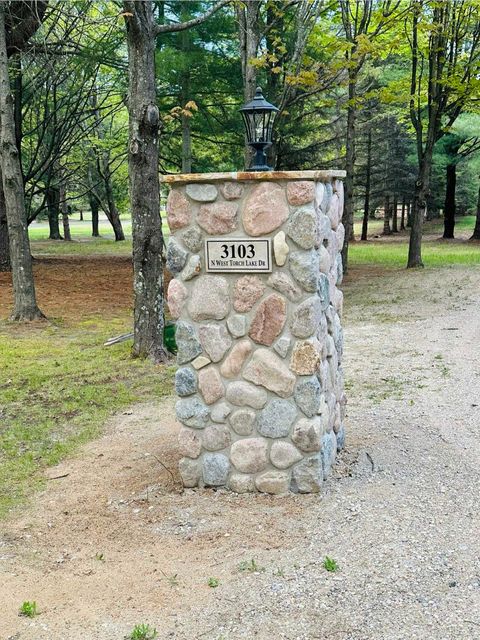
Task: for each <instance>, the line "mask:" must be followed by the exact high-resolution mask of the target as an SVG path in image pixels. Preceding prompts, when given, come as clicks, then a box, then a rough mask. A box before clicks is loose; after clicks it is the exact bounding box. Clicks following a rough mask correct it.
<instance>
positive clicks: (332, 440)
mask: <svg viewBox="0 0 480 640" xmlns="http://www.w3.org/2000/svg"><path fill="white" fill-rule="evenodd" d="M320 455H321V457H322V467H323V477H324V479H326V478H327V477H328V476H329V475H330V472H331V470H332V465H333V463H334V462H335V457H336V455H337V438H336V437H335V433H334V432H333V431H330V432H329V433H325V434H324V435H323V438H322V449H321V451H320Z"/></svg>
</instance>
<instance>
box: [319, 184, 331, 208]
mask: <svg viewBox="0 0 480 640" xmlns="http://www.w3.org/2000/svg"><path fill="white" fill-rule="evenodd" d="M332 196H333V187H332V183H331V182H324V192H323V199H322V204H321V205H320V207H321V209H322V211H323V213H327V211H328V209H329V207H330V201H331V199H332Z"/></svg>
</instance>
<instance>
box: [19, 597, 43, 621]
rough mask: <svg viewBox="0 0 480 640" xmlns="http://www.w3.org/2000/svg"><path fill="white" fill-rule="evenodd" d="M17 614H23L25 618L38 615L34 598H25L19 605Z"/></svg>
mask: <svg viewBox="0 0 480 640" xmlns="http://www.w3.org/2000/svg"><path fill="white" fill-rule="evenodd" d="M18 615H19V616H24V617H25V618H35V616H37V615H38V610H37V603H36V602H35V600H33V601H30V600H25V602H23V603H22V606H21V607H20V610H19V612H18Z"/></svg>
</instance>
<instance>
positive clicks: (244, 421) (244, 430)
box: [230, 409, 256, 436]
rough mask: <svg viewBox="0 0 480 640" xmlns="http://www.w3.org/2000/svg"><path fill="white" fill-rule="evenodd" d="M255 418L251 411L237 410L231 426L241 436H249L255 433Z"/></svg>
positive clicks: (231, 420)
mask: <svg viewBox="0 0 480 640" xmlns="http://www.w3.org/2000/svg"><path fill="white" fill-rule="evenodd" d="M255 417H256V416H255V412H254V411H252V410H251V409H237V411H235V412H234V413H232V415H231V416H230V425H231V427H232V429H233V430H234V431H235V433H238V435H239V436H249V435H251V434H252V433H253V425H254V423H255Z"/></svg>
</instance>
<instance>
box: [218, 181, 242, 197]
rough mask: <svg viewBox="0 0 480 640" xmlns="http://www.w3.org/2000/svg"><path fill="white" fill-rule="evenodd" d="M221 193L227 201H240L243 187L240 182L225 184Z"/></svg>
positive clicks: (221, 188)
mask: <svg viewBox="0 0 480 640" xmlns="http://www.w3.org/2000/svg"><path fill="white" fill-rule="evenodd" d="M220 192H221V194H222V196H223V197H224V198H225V200H238V198H241V197H242V194H243V185H241V184H239V183H238V182H224V183H223V185H222V186H221V187H220Z"/></svg>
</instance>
